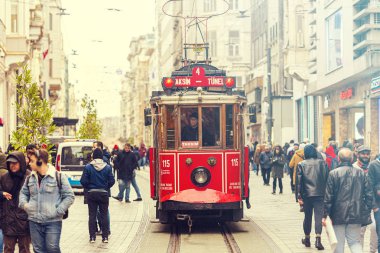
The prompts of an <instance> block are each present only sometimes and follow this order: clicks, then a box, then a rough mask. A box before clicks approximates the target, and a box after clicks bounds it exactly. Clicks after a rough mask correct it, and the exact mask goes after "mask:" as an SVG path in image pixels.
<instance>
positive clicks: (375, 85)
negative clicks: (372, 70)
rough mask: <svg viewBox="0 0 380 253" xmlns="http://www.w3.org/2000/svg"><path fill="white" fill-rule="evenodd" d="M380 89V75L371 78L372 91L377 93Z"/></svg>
mask: <svg viewBox="0 0 380 253" xmlns="http://www.w3.org/2000/svg"><path fill="white" fill-rule="evenodd" d="M379 91H380V76H378V77H375V78H373V79H372V80H371V93H372V94H374V93H377V92H379Z"/></svg>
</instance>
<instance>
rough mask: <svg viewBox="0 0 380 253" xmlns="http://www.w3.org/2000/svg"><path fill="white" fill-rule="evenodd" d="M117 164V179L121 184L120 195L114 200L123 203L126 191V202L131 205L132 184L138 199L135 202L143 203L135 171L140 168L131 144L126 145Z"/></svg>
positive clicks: (116, 161) (118, 157)
mask: <svg viewBox="0 0 380 253" xmlns="http://www.w3.org/2000/svg"><path fill="white" fill-rule="evenodd" d="M115 163H116V164H117V169H118V172H117V179H118V183H119V194H118V195H117V196H112V198H114V199H117V200H119V201H122V200H123V196H124V191H126V192H125V202H126V203H130V202H131V201H130V200H129V193H130V189H131V188H130V185H131V183H132V186H133V188H134V189H135V191H136V194H137V198H136V199H135V200H134V201H141V200H142V198H141V193H140V189H139V187H138V185H137V182H136V172H135V169H136V168H137V166H138V165H137V159H136V156H135V155H134V154H133V151H132V146H131V145H130V144H129V143H127V144H125V146H124V150H123V152H121V153H120V154H119V155H118V156H117V158H116V160H115Z"/></svg>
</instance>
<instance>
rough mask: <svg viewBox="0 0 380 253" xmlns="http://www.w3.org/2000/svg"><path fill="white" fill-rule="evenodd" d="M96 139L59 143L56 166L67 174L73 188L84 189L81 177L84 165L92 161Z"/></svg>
mask: <svg viewBox="0 0 380 253" xmlns="http://www.w3.org/2000/svg"><path fill="white" fill-rule="evenodd" d="M94 141H96V140H81V139H78V140H65V142H62V143H60V144H59V145H58V151H57V158H56V163H55V167H56V169H57V170H58V171H61V172H62V173H64V174H66V175H67V177H68V179H69V183H70V185H71V187H72V188H73V189H83V187H82V185H81V184H80V178H81V176H82V172H83V169H84V166H86V164H88V163H89V162H91V154H92V145H93V142H94Z"/></svg>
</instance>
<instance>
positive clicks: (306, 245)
mask: <svg viewBox="0 0 380 253" xmlns="http://www.w3.org/2000/svg"><path fill="white" fill-rule="evenodd" d="M302 244H303V245H305V247H308V248H310V246H311V244H310V237H305V239H302Z"/></svg>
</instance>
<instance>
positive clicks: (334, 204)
mask: <svg viewBox="0 0 380 253" xmlns="http://www.w3.org/2000/svg"><path fill="white" fill-rule="evenodd" d="M338 156H339V161H340V164H339V166H338V168H336V169H334V170H332V171H330V174H329V178H328V180H327V187H326V193H325V199H324V209H325V210H324V215H323V217H324V218H323V219H322V223H323V224H324V225H325V224H326V221H325V219H326V217H327V216H329V217H330V218H331V220H332V224H333V226H334V231H335V235H336V238H337V239H338V244H337V246H336V249H335V253H341V252H344V242H345V239H347V243H348V246H349V247H350V250H351V252H362V246H361V243H360V227H361V224H362V223H363V220H364V219H366V218H367V215H368V213H369V212H370V211H371V209H372V207H373V204H372V201H373V192H372V187H371V184H370V182H369V179H368V177H367V176H366V175H365V173H364V171H363V170H362V169H359V168H356V167H353V166H352V162H353V159H354V156H353V153H352V151H351V150H349V149H347V148H343V149H341V150H340V151H339V154H338Z"/></svg>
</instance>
